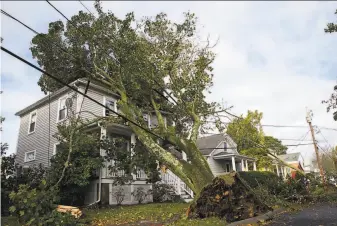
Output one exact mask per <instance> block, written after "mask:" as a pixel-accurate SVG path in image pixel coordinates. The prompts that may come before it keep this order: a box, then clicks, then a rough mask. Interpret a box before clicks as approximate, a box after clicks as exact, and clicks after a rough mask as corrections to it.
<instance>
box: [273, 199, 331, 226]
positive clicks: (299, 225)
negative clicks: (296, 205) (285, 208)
mask: <svg viewBox="0 0 337 226" xmlns="http://www.w3.org/2000/svg"><path fill="white" fill-rule="evenodd" d="M268 225H269V226H281V225H287V226H330V225H332V226H333V225H336V226H337V204H317V205H315V206H311V207H308V208H305V209H303V210H301V211H300V212H296V213H284V214H281V215H279V216H277V217H275V218H274V219H273V221H272V222H271V223H270V224H268Z"/></svg>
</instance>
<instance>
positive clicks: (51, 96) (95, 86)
mask: <svg viewBox="0 0 337 226" xmlns="http://www.w3.org/2000/svg"><path fill="white" fill-rule="evenodd" d="M86 84H87V79H86V78H81V79H77V80H75V81H74V82H71V83H69V86H73V87H74V88H76V87H77V85H84V86H85V85H86ZM90 88H91V89H96V90H100V91H103V92H106V93H110V94H112V95H116V96H118V95H117V94H115V93H112V92H111V91H109V90H108V89H106V88H104V87H102V86H101V85H98V84H94V83H93V82H91V83H90ZM69 90H70V88H69V87H67V86H64V87H62V88H60V89H58V90H56V91H55V92H53V93H51V94H49V95H46V96H45V97H43V98H41V99H40V100H38V101H36V102H35V103H33V104H31V105H29V106H27V107H25V108H24V109H22V110H20V111H18V112H17V113H15V115H16V116H22V115H24V114H26V113H28V112H30V111H32V110H34V109H36V108H38V107H40V106H42V105H44V104H46V103H48V102H49V101H52V100H54V99H55V98H57V97H59V96H61V95H62V94H64V93H65V92H67V91H69Z"/></svg>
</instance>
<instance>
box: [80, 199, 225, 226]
mask: <svg viewBox="0 0 337 226" xmlns="http://www.w3.org/2000/svg"><path fill="white" fill-rule="evenodd" d="M188 206H189V204H187V203H160V204H158V203H151V204H143V205H134V206H121V207H118V208H105V209H98V210H83V213H84V214H85V218H87V219H90V220H91V222H92V225H97V226H103V225H106V226H110V225H143V226H145V225H225V221H223V220H220V219H218V218H207V219H203V220H201V219H197V220H189V219H186V218H185V213H186V211H187V208H188Z"/></svg>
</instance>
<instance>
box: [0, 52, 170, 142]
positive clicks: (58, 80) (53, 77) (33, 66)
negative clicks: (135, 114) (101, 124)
mask: <svg viewBox="0 0 337 226" xmlns="http://www.w3.org/2000/svg"><path fill="white" fill-rule="evenodd" d="M1 50H2V51H4V52H6V53H8V54H9V55H11V56H13V57H14V58H16V59H18V60H20V61H22V62H23V63H25V64H27V65H29V66H30V67H32V68H34V69H36V70H38V71H40V72H41V73H44V74H45V75H47V76H49V77H51V78H52V79H54V80H56V81H57V82H59V83H61V84H62V85H64V86H66V87H68V88H70V89H71V90H73V91H75V92H76V93H79V94H81V95H83V96H84V97H86V98H88V99H89V100H91V101H93V102H95V103H96V104H98V105H100V106H102V107H104V108H106V109H108V110H109V111H111V112H112V113H114V114H116V115H117V116H118V117H121V118H123V119H124V120H126V121H128V122H130V123H132V124H133V125H135V126H137V127H139V128H141V129H142V130H144V131H146V132H147V133H149V134H151V135H153V136H155V137H157V138H159V139H161V140H165V139H164V138H162V137H160V136H159V135H157V134H155V133H153V132H152V131H150V130H149V129H146V128H144V127H143V126H141V125H139V124H138V123H136V122H134V121H132V120H130V119H128V118H127V117H125V116H124V115H121V114H119V113H118V112H116V111H114V110H112V109H111V108H109V107H107V106H105V105H104V104H102V103H100V102H99V101H97V100H95V99H93V98H92V97H90V96H88V95H86V94H84V93H82V92H81V91H79V90H77V89H76V88H74V87H72V86H70V85H68V84H67V83H65V82H63V81H62V80H60V79H58V78H57V77H56V76H54V75H52V74H50V73H48V72H46V71H44V70H42V69H41V68H39V67H37V66H35V65H34V64H32V63H30V62H28V61H27V60H25V59H23V58H21V57H20V56H18V55H16V54H15V53H13V52H11V51H10V50H8V49H6V48H4V47H3V46H1ZM165 141H166V140H165Z"/></svg>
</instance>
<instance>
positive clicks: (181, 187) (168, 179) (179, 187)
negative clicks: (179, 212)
mask: <svg viewBox="0 0 337 226" xmlns="http://www.w3.org/2000/svg"><path fill="white" fill-rule="evenodd" d="M161 179H162V181H163V182H164V183H166V184H169V185H172V186H173V187H174V188H175V192H176V194H177V195H182V194H183V191H184V192H185V193H186V194H188V195H190V196H191V198H193V197H194V194H193V191H192V190H191V189H190V188H189V187H188V186H187V185H186V184H185V183H184V182H183V181H182V180H181V179H180V178H179V177H178V176H177V175H175V174H174V173H172V172H171V171H170V170H166V173H161Z"/></svg>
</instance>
